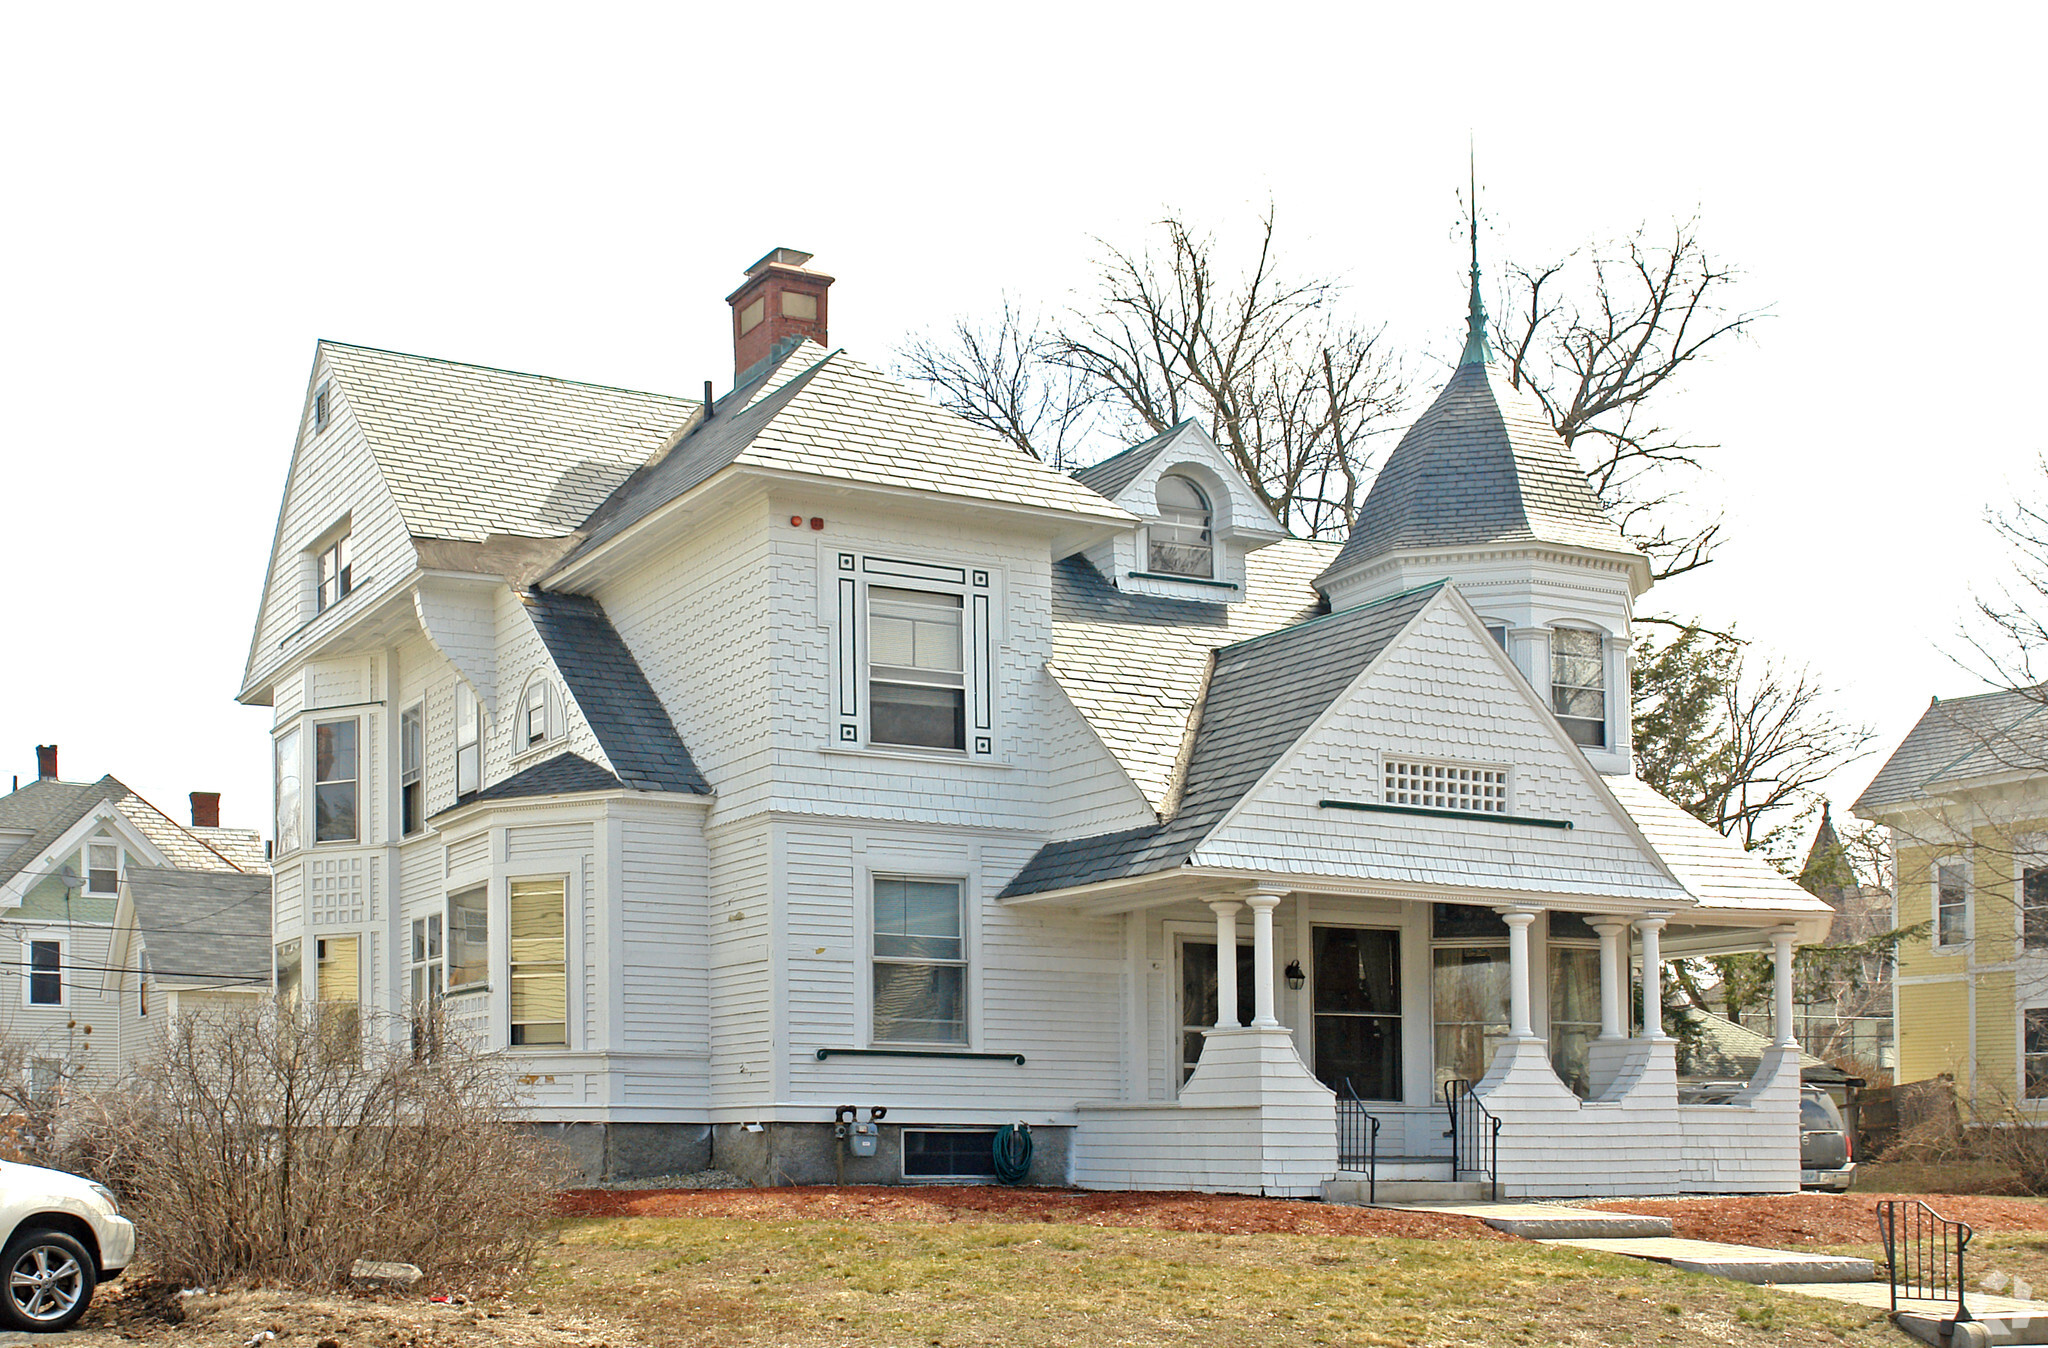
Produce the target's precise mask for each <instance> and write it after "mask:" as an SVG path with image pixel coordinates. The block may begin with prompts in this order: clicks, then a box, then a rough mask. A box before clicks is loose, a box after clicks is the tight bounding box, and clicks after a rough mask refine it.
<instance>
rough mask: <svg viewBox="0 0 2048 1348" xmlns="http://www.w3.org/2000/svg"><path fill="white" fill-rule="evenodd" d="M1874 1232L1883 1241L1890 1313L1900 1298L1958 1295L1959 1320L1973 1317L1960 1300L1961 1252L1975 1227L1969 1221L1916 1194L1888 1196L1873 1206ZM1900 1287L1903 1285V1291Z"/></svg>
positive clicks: (1955, 1318)
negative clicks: (1950, 1215) (1951, 1215)
mask: <svg viewBox="0 0 2048 1348" xmlns="http://www.w3.org/2000/svg"><path fill="white" fill-rule="evenodd" d="M1877 1234H1878V1235H1879V1237H1881V1238H1882V1239H1883V1241H1884V1263H1885V1276H1886V1279H1887V1280H1888V1281H1889V1282H1890V1283H1891V1285H1892V1314H1893V1315H1895V1316H1896V1315H1897V1314H1898V1313H1899V1299H1900V1297H1901V1296H1903V1297H1904V1298H1905V1299H1906V1300H1908V1301H1947V1300H1948V1299H1949V1297H1951V1296H1953V1297H1954V1298H1955V1299H1956V1313H1955V1315H1954V1316H1952V1317H1950V1318H1951V1321H1952V1322H1953V1323H1957V1324H1960V1323H1961V1322H1963V1321H1965V1320H1969V1319H1971V1318H1973V1317H1972V1316H1971V1315H1970V1308H1969V1307H1968V1306H1966V1305H1964V1304H1963V1288H1964V1286H1965V1285H1966V1283H1965V1279H1964V1275H1963V1254H1964V1252H1965V1251H1966V1250H1968V1249H1969V1248H1970V1237H1971V1236H1973V1235H1975V1234H1976V1232H1975V1231H1973V1230H1971V1228H1970V1224H1969V1223H1968V1222H1958V1221H1952V1220H1951V1219H1949V1218H1947V1217H1944V1216H1942V1215H1941V1214H1940V1213H1938V1212H1936V1211H1935V1210H1934V1209H1933V1208H1930V1207H1928V1206H1927V1205H1926V1204H1925V1203H1923V1202H1921V1201H1920V1200H1919V1199H1917V1198H1887V1199H1885V1200H1884V1201H1883V1202H1881V1203H1879V1204H1878V1205H1877ZM1901 1289H1904V1290H1903V1291H1902V1290H1901Z"/></svg>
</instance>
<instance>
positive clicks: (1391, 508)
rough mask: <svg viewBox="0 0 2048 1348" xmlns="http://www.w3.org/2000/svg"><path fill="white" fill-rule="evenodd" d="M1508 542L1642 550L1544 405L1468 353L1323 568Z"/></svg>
mask: <svg viewBox="0 0 2048 1348" xmlns="http://www.w3.org/2000/svg"><path fill="white" fill-rule="evenodd" d="M1512 542H1535V543H1551V544H1557V545H1560V546H1565V547H1574V548H1591V549H1597V550H1599V551H1602V552H1618V553H1627V554H1634V553H1635V552H1636V548H1635V547H1634V546H1633V545H1632V544H1630V543H1629V542H1628V540H1627V539H1625V538H1623V537H1622V535H1621V531H1620V530H1619V529H1617V528H1616V527H1615V526H1614V522H1613V521H1612V520H1610V519H1608V518H1607V516H1606V514H1605V513H1604V512H1603V511H1602V510H1601V508H1600V503H1599V501H1598V500H1597V499H1596V498H1595V497H1594V495H1593V491H1592V488H1591V487H1590V486H1588V485H1587V483H1586V475H1585V471H1584V470H1583V469H1582V468H1580V467H1579V465H1578V464H1577V462H1575V461H1574V460H1573V458H1572V453H1571V450H1570V449H1569V448H1568V447H1567V446H1566V445H1565V443H1564V441H1562V440H1561V439H1559V438H1558V435H1557V432H1556V431H1554V430H1552V429H1551V427H1550V421H1549V419H1548V418H1547V417H1545V416H1544V414H1543V409H1542V407H1541V406H1539V405H1538V404H1537V403H1536V401H1535V400H1534V399H1533V398H1531V397H1529V396H1528V395H1527V394H1524V393H1521V392H1519V391H1517V390H1516V389H1514V388H1512V387H1511V386H1510V385H1509V383H1508V381H1507V378H1506V376H1505V375H1504V374H1503V373H1502V372H1501V371H1500V370H1499V369H1497V368H1496V367H1494V366H1492V365H1489V364H1485V363H1482V362H1479V361H1472V362H1468V363H1466V364H1463V365H1460V366H1459V367H1458V369H1457V371H1456V372H1455V373H1454V374H1452V376H1451V380H1450V382H1449V383H1448V384H1446V385H1445V386H1444V390H1443V392H1442V393H1439V394H1438V395H1437V398H1436V401H1435V402H1433V403H1431V404H1430V405H1429V410H1428V411H1426V412H1424V413H1423V414H1422V415H1421V417H1419V418H1417V420H1416V422H1415V424H1414V425H1413V426H1411V427H1409V428H1408V433H1407V434H1406V435H1404V436H1402V437H1401V443H1400V444H1399V445H1398V446H1396V447H1395V449H1394V452H1393V455H1392V456H1391V457H1389V458H1388V460H1387V463H1386V466H1385V467H1384V468H1382V469H1380V472H1379V475H1378V476H1377V477H1376V478H1374V479H1373V484H1372V491H1371V492H1370V493H1369V494H1368V495H1367V496H1366V498H1365V505H1364V507H1363V508H1362V509H1360V511H1359V512H1358V523H1357V524H1356V525H1355V526H1353V528H1352V530H1351V537H1350V540H1349V541H1347V542H1346V543H1345V545H1344V550H1343V551H1342V552H1341V553H1339V554H1338V555H1337V560H1336V561H1335V562H1333V563H1331V565H1330V569H1329V571H1328V572H1326V573H1325V575H1335V574H1336V573H1338V572H1340V571H1343V570H1346V569H1348V568H1350V567H1352V566H1354V565H1357V564H1360V563H1363V562H1368V561H1371V560H1372V559H1374V558H1376V557H1381V556H1384V555H1386V554H1387V553H1391V552H1402V551H1411V550H1418V549H1426V548H1446V547H1470V546H1473V545H1476V544H1483V543H1512Z"/></svg>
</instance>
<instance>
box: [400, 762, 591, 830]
mask: <svg viewBox="0 0 2048 1348" xmlns="http://www.w3.org/2000/svg"><path fill="white" fill-rule="evenodd" d="M624 786H625V783H624V782H622V781H620V780H619V779H618V778H617V777H615V776H613V775H612V774H611V773H609V772H607V771H605V770H604V769H603V768H601V767H599V766H598V765H597V764H595V763H593V762H591V761H590V760H589V759H587V758H585V757H583V755H581V754H572V753H559V754H556V755H555V756H554V757H553V758H547V759H543V760H541V761H540V762H538V763H536V764H534V765H533V766H532V767H530V768H527V769H525V770H524V771H521V772H515V773H513V774H512V775H511V776H510V777H507V778H505V780H503V781H501V782H493V783H492V784H491V785H489V786H487V787H485V788H484V789H483V790H481V791H477V792H474V793H472V794H470V795H467V796H463V797H462V798H461V799H459V800H457V801H456V802H455V803H454V804H453V805H450V806H449V807H448V809H446V810H437V811H436V812H435V817H436V818H439V817H440V816H441V815H444V814H447V813H448V812H449V811H450V810H460V809H463V808H464V807H466V806H470V805H475V804H478V803H479V802H484V801H494V800H524V799H527V798H529V797H533V796H572V795H575V794H577V793H578V792H583V791H617V790H620V789H621V788H623V787H624Z"/></svg>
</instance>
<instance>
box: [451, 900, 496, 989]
mask: <svg viewBox="0 0 2048 1348" xmlns="http://www.w3.org/2000/svg"><path fill="white" fill-rule="evenodd" d="M490 955H491V915H490V891H489V890H488V889H487V888H486V887H485V886H483V885H478V886H476V887H475V888H474V889H465V890H463V891H462V892H461V893H459V894H450V895H449V896H448V986H449V987H450V988H468V987H480V986H482V985H483V984H484V983H486V982H488V981H489V979H490V976H491V974H490V969H491V964H490Z"/></svg>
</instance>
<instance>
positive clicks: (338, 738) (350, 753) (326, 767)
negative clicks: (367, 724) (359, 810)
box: [313, 720, 356, 843]
mask: <svg viewBox="0 0 2048 1348" xmlns="http://www.w3.org/2000/svg"><path fill="white" fill-rule="evenodd" d="M355 840H356V723H355V722H354V721H353V720H348V721H326V722H323V723H321V724H319V725H316V726H314V727H313V841H314V842H316V843H324V842H354V841H355Z"/></svg>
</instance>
